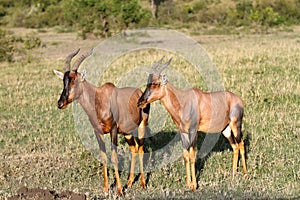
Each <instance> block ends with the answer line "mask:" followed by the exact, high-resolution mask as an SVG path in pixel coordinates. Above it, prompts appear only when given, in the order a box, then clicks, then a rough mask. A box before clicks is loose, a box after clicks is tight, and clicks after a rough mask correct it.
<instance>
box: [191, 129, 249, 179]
mask: <svg viewBox="0 0 300 200" xmlns="http://www.w3.org/2000/svg"><path fill="white" fill-rule="evenodd" d="M205 134H206V133H200V134H199V136H198V141H197V149H199V148H201V146H202V144H203V141H204V138H205ZM218 134H220V133H218ZM243 140H244V146H245V159H246V163H247V158H248V156H247V155H248V153H249V152H250V141H251V133H250V132H246V136H245V137H243ZM228 150H230V151H232V148H231V146H230V143H229V141H228V140H227V138H225V137H224V135H223V134H220V136H219V138H218V141H217V143H216V144H215V145H214V147H213V148H212V150H211V151H210V152H209V153H208V154H207V155H205V156H204V157H202V158H198V159H197V161H196V179H197V182H198V180H199V179H200V176H201V174H202V172H203V169H204V166H205V163H206V161H207V160H208V159H209V158H210V156H211V155H212V153H213V152H224V151H228ZM232 161H233V160H232V159H231V160H229V161H228V162H232ZM239 163H240V155H239V160H238V169H239Z"/></svg>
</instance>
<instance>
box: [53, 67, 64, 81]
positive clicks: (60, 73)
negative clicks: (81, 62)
mask: <svg viewBox="0 0 300 200" xmlns="http://www.w3.org/2000/svg"><path fill="white" fill-rule="evenodd" d="M53 72H54V74H55V75H56V76H57V77H58V78H60V79H61V80H63V79H64V74H63V73H62V72H60V71H57V70H55V69H54V70H53Z"/></svg>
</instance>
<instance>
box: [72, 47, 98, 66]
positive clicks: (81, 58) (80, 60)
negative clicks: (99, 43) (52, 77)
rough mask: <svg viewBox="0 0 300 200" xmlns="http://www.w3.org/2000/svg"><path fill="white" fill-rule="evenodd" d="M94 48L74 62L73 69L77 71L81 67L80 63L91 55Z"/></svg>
mask: <svg viewBox="0 0 300 200" xmlns="http://www.w3.org/2000/svg"><path fill="white" fill-rule="evenodd" d="M93 50H94V49H91V50H90V51H88V52H86V53H85V54H82V55H81V56H80V57H79V58H78V59H77V60H76V62H75V63H74V65H73V68H72V71H77V69H78V68H79V66H80V64H81V63H82V62H83V61H84V60H85V59H86V58H87V57H89V56H90V55H92V53H93Z"/></svg>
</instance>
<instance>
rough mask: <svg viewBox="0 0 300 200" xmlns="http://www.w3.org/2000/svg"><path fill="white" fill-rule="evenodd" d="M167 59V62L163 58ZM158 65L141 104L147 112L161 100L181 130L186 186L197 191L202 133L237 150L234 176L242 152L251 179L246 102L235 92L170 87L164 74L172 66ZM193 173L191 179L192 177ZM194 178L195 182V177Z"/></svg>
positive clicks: (244, 166)
mask: <svg viewBox="0 0 300 200" xmlns="http://www.w3.org/2000/svg"><path fill="white" fill-rule="evenodd" d="M162 59H163V58H162ZM162 59H161V60H160V61H158V62H157V63H155V64H154V65H153V66H152V72H151V73H150V74H149V77H148V83H147V87H146V89H145V91H144V93H143V95H142V96H141V97H140V99H139V101H138V106H139V107H141V108H144V107H145V106H147V105H149V104H150V103H151V102H153V101H156V100H160V101H161V102H162V104H163V106H164V107H165V108H166V109H167V111H168V112H169V113H170V115H171V117H172V119H173V121H174V123H175V125H176V127H177V128H178V130H179V132H180V135H181V141H182V145H183V148H184V150H183V158H184V161H185V166H186V185H187V187H188V188H190V189H192V190H193V191H195V190H196V186H197V185H196V175H195V161H196V141H197V135H198V131H200V132H205V133H218V132H222V133H223V135H224V136H225V137H226V138H227V139H228V141H229V143H230V145H231V147H232V149H233V163H232V167H233V174H234V173H235V172H236V171H237V163H238V156H239V155H238V154H239V152H240V155H241V158H242V164H243V171H244V177H245V178H246V177H247V168H246V161H245V148H244V142H243V139H242V132H241V129H242V118H243V110H244V105H243V101H242V100H241V99H240V98H239V97H238V96H236V95H235V94H233V93H231V92H227V91H224V92H210V93H207V92H203V91H201V90H200V89H197V88H191V89H187V90H180V89H177V88H176V87H174V86H173V85H171V84H170V83H168V81H167V77H166V75H165V74H162V71H163V70H164V69H165V68H166V67H167V66H168V65H169V64H170V62H171V60H172V59H170V60H169V61H168V62H166V63H165V64H161V61H162ZM190 170H191V175H190ZM190 176H192V180H191V177H190Z"/></svg>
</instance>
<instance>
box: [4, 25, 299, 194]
mask: <svg viewBox="0 0 300 200" xmlns="http://www.w3.org/2000/svg"><path fill="white" fill-rule="evenodd" d="M40 34H42V33H40ZM44 34H45V33H44ZM48 37H50V36H48ZM53 37H54V39H52V40H47V41H46V39H45V40H44V41H45V42H46V43H47V47H46V49H40V50H38V51H40V54H39V55H42V57H43V58H36V59H34V60H33V62H32V63H24V62H16V63H13V64H5V63H2V64H1V66H0V67H1V71H0V76H1V79H0V113H1V114H0V116H1V118H0V127H1V128H0V169H1V170H0V197H7V196H9V195H11V194H14V193H15V192H16V190H17V189H18V188H20V187H21V186H24V185H26V186H28V187H41V188H49V189H54V190H57V191H63V190H66V189H69V190H73V191H77V192H81V193H86V194H87V196H88V197H89V198H91V199H97V198H101V197H103V194H102V192H101V188H102V184H103V182H102V175H101V171H100V170H99V168H98V161H97V160H96V159H95V158H94V157H93V156H92V155H91V153H90V152H88V151H86V150H85V148H84V147H83V146H82V145H81V141H80V139H79V137H78V135H77V133H76V130H75V126H74V124H73V119H72V111H71V108H69V109H67V110H64V111H60V110H58V109H57V108H56V101H57V99H58V97H59V94H60V92H61V89H62V83H61V82H60V81H58V80H57V78H56V77H55V76H54V75H53V73H52V70H53V69H57V68H58V67H57V66H62V65H63V61H62V60H61V59H60V58H62V57H64V56H65V55H66V54H67V53H68V52H70V51H72V50H74V49H76V48H77V46H83V45H84V44H85V41H81V40H73V39H74V38H73V36H72V37H71V38H73V39H72V41H70V40H68V41H61V40H59V41H58V39H57V38H58V37H57V35H55V36H53ZM60 37H64V35H59V38H60ZM75 38H76V37H75ZM195 39H196V40H197V41H199V43H200V44H202V46H203V47H204V48H205V49H206V50H207V52H208V53H209V54H210V56H211V58H212V59H213V61H214V62H215V63H216V65H217V67H218V70H219V72H220V74H221V76H222V78H223V82H224V84H225V88H226V89H228V90H230V91H233V92H235V93H236V94H238V95H240V96H241V97H242V98H243V99H244V101H245V104H246V111H245V112H246V116H245V120H244V128H243V129H244V136H245V139H246V144H247V149H248V160H247V164H248V168H249V174H250V179H249V180H243V179H242V175H241V174H239V175H238V176H236V177H235V178H234V179H233V180H232V177H231V174H230V170H231V156H232V152H231V150H230V148H229V145H228V143H227V142H226V141H225V140H224V139H223V138H222V137H221V140H220V142H219V143H218V145H219V146H216V147H215V149H214V151H213V152H212V153H211V154H210V156H209V157H207V158H206V159H205V162H204V160H198V166H202V165H203V166H204V167H203V169H202V170H201V171H200V172H198V175H199V179H198V185H199V188H198V189H197V191H196V192H195V193H192V192H190V191H189V190H187V189H186V188H185V183H184V182H185V179H184V176H185V170H184V166H183V162H182V160H181V159H180V160H178V161H177V162H175V163H173V164H170V165H168V166H166V167H164V168H163V169H161V170H160V171H154V172H152V174H151V176H150V179H149V183H148V188H147V189H146V190H142V189H140V188H139V184H138V182H136V183H135V184H134V185H133V188H131V189H129V190H128V191H127V192H126V198H128V199H131V198H138V199H143V198H145V199H146V198H188V199H193V198H194V199H198V198H203V199H224V198H225V199H229V198H234V199H253V198H271V199H273V198H299V197H300V196H299V195H300V190H299V188H300V184H299V183H300V150H299V105H300V98H299V95H300V92H299V91H300V86H299V82H300V80H299V79H300V78H299V69H300V67H299V66H300V65H299V63H300V60H299V59H300V58H299V55H300V31H299V30H296V31H295V32H292V33H278V34H272V35H241V36H236V35H234V36H197V38H195ZM56 41H58V42H59V43H55V42H56ZM76 42H78V45H77V43H76ZM86 42H87V44H88V45H87V46H85V47H84V48H86V49H89V48H90V46H93V45H97V43H98V42H99V41H95V40H89V41H86ZM74 43H75V44H74ZM54 44H55V45H54ZM66 44H67V45H66ZM71 44H72V45H71ZM56 49H60V50H59V52H63V54H64V55H62V54H56V55H54V54H53V55H52V54H49V50H50V52H55V50H56ZM156 53H157V52H156ZM156 53H155V52H154V53H153V54H156ZM141 54H142V55H143V56H145V57H146V58H145V60H144V61H142V60H143V59H140V60H138V59H130V58H128V57H124V62H125V64H122V62H123V61H122V62H121V61H116V65H118V66H121V67H120V69H122V66H125V65H126V66H130V65H132V64H134V63H132V62H136V63H137V64H139V62H146V61H147V62H148V61H151V58H150V55H147V53H143V52H142V53H141ZM147 56H148V57H147ZM157 56H158V57H159V56H160V55H159V53H157ZM45 57H46V58H45ZM118 62H119V63H118ZM180 62H182V61H180V60H175V64H174V65H175V66H176V65H179V64H180ZM147 64H148V63H147ZM116 69H119V67H117V68H116ZM187 74H188V73H187ZM115 76H118V74H117V73H116V74H115V75H113V76H112V74H111V73H110V76H108V75H105V76H104V80H109V79H110V81H113V80H112V79H113V77H115ZM203 87H204V86H203ZM168 125H169V126H170V127H171V128H166V129H167V130H169V131H170V130H171V131H172V130H173V129H172V126H173V125H172V124H171V123H170V124H168ZM162 138H164V136H162ZM154 141H156V142H159V141H158V139H156V140H154ZM147 145H148V147H150V146H151V145H154V146H155V145H156V144H154V143H151V141H147ZM110 172H112V171H110ZM126 178H127V173H126V172H123V173H122V182H123V183H125V180H126ZM110 182H111V183H112V182H113V177H112V173H110ZM109 197H110V198H115V196H114V195H113V194H110V196H109Z"/></svg>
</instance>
